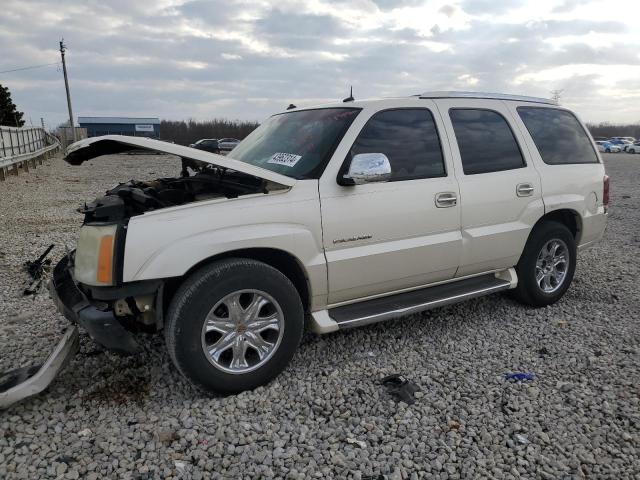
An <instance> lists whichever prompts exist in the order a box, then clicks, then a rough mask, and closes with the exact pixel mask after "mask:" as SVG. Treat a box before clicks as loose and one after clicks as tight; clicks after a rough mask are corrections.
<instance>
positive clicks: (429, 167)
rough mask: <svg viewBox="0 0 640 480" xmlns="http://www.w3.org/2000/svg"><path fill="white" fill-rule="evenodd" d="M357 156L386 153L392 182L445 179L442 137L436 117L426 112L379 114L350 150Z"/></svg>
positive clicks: (365, 127) (403, 110)
mask: <svg viewBox="0 0 640 480" xmlns="http://www.w3.org/2000/svg"><path fill="white" fill-rule="evenodd" d="M350 153H351V156H352V157H353V155H356V154H358V153H384V154H385V155H386V156H387V158H388V159H389V163H390V164H391V181H398V180H413V179H416V178H429V177H442V176H445V175H446V173H445V170H444V161H443V158H442V149H441V148H440V138H439V137H438V131H437V129H436V125H435V122H434V120H433V115H432V114H431V112H430V111H429V110H425V109H422V108H421V109H399V110H387V111H384V112H378V113H376V114H375V115H374V116H373V117H371V119H369V121H368V122H367V124H366V125H365V126H364V128H363V129H362V131H361V132H360V134H359V135H358V138H357V139H356V141H355V143H354V144H353V146H352V147H351V152H350Z"/></svg>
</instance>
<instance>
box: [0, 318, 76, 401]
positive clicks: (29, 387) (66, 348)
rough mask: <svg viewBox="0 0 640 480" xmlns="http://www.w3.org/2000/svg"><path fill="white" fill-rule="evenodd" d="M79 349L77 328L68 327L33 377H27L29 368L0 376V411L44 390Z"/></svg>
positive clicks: (29, 372)
mask: <svg viewBox="0 0 640 480" xmlns="http://www.w3.org/2000/svg"><path fill="white" fill-rule="evenodd" d="M79 347H80V342H79V340H78V328H77V327H70V328H69V329H67V331H66V332H65V334H64V336H63V337H62V339H61V340H60V342H59V343H58V345H57V346H56V348H55V350H54V351H53V353H51V355H50V356H49V358H48V359H47V361H46V362H45V363H44V364H43V365H42V366H41V367H40V368H39V369H38V370H37V371H36V372H35V373H34V374H33V375H31V376H29V374H31V373H32V371H30V370H31V369H29V368H20V369H17V370H13V371H11V372H6V373H4V374H2V375H0V410H2V409H5V408H8V407H10V406H11V405H13V404H14V403H16V402H19V401H20V400H23V399H25V398H27V397H31V396H33V395H37V394H38V393H40V392H42V391H43V390H45V389H46V388H47V387H48V386H49V385H50V384H51V382H52V381H53V379H54V378H56V375H58V373H59V372H60V371H61V370H62V369H63V368H64V367H65V366H66V364H67V362H69V360H70V359H71V357H73V356H74V355H75V354H76V353H77V352H78V349H79ZM25 377H27V378H25Z"/></svg>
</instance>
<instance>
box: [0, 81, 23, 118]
mask: <svg viewBox="0 0 640 480" xmlns="http://www.w3.org/2000/svg"><path fill="white" fill-rule="evenodd" d="M23 115H24V113H22V112H19V111H18V110H17V109H16V104H15V103H13V102H12V101H11V92H9V89H8V88H7V87H3V86H2V85H0V125H4V126H7V127H22V126H23V125H24V120H22V116H23Z"/></svg>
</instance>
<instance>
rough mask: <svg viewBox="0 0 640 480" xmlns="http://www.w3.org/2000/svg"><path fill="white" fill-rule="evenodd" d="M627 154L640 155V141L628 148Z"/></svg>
mask: <svg viewBox="0 0 640 480" xmlns="http://www.w3.org/2000/svg"><path fill="white" fill-rule="evenodd" d="M627 153H640V140H638V141H637V142H633V143H632V144H631V145H629V146H628V147H627Z"/></svg>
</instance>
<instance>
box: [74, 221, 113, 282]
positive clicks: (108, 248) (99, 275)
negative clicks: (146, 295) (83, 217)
mask: <svg viewBox="0 0 640 480" xmlns="http://www.w3.org/2000/svg"><path fill="white" fill-rule="evenodd" d="M117 230H118V226H117V225H99V226H98V225H84V226H83V227H82V228H81V229H80V237H79V238H78V244H77V247H76V257H75V267H74V277H75V279H76V281H77V282H80V283H84V284H86V285H93V286H110V285H113V284H114V283H115V278H114V266H115V262H114V258H113V257H114V255H113V254H114V246H115V241H116V232H117Z"/></svg>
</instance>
